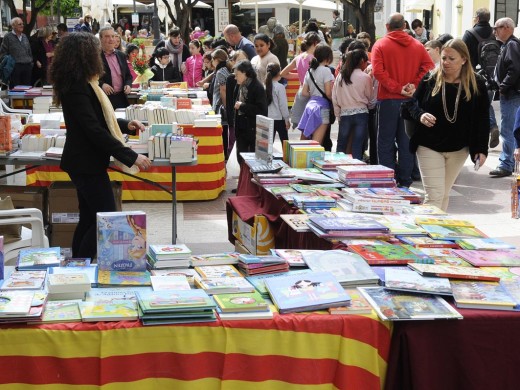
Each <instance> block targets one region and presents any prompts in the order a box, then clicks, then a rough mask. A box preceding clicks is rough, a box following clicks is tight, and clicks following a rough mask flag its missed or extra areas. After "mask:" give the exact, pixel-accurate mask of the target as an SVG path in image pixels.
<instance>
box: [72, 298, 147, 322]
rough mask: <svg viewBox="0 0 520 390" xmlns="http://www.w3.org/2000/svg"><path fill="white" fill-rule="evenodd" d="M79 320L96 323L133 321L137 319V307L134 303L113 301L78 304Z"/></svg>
mask: <svg viewBox="0 0 520 390" xmlns="http://www.w3.org/2000/svg"><path fill="white" fill-rule="evenodd" d="M79 309H80V312H81V320H82V321H83V322H97V321H135V320H137V319H138V313H137V306H136V304H135V302H134V301H129V300H120V301H119V300H113V301H111V302H109V303H105V302H96V301H88V302H79Z"/></svg>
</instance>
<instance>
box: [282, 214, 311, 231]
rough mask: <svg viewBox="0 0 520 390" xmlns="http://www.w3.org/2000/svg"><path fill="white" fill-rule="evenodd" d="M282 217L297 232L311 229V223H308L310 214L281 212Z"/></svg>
mask: <svg viewBox="0 0 520 390" xmlns="http://www.w3.org/2000/svg"><path fill="white" fill-rule="evenodd" d="M280 217H281V218H282V219H283V220H284V221H285V223H286V224H287V225H289V227H290V228H291V229H293V230H294V231H296V232H308V231H310V229H309V225H307V221H308V220H309V218H310V215H309V214H281V215H280Z"/></svg>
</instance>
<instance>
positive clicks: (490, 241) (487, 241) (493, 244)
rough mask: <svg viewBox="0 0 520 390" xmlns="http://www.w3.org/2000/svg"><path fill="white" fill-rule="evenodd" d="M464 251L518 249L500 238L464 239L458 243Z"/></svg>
mask: <svg viewBox="0 0 520 390" xmlns="http://www.w3.org/2000/svg"><path fill="white" fill-rule="evenodd" d="M456 242H457V244H458V245H459V246H460V247H461V248H462V249H474V250H498V249H502V250H509V249H516V247H515V246H514V245H512V244H509V243H507V242H505V241H502V240H500V239H498V238H492V237H487V238H462V239H460V240H457V241H456Z"/></svg>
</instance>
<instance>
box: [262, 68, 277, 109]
mask: <svg viewBox="0 0 520 390" xmlns="http://www.w3.org/2000/svg"><path fill="white" fill-rule="evenodd" d="M280 71H281V69H280V65H278V64H277V63H275V62H270V63H269V64H267V75H266V76H265V95H266V97H267V105H269V104H271V103H272V102H273V79H274V78H275V77H276V76H278V75H279V74H280Z"/></svg>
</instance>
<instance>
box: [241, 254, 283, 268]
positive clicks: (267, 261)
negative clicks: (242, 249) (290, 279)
mask: <svg viewBox="0 0 520 390" xmlns="http://www.w3.org/2000/svg"><path fill="white" fill-rule="evenodd" d="M238 262H239V265H240V263H242V264H247V265H250V264H263V265H276V264H286V263H287V261H286V260H285V259H282V258H281V257H278V256H274V255H271V256H269V255H265V256H256V255H248V254H245V253H243V254H241V255H239V256H238Z"/></svg>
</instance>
